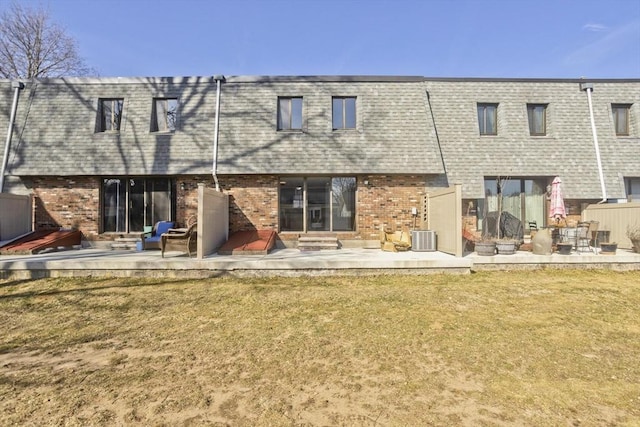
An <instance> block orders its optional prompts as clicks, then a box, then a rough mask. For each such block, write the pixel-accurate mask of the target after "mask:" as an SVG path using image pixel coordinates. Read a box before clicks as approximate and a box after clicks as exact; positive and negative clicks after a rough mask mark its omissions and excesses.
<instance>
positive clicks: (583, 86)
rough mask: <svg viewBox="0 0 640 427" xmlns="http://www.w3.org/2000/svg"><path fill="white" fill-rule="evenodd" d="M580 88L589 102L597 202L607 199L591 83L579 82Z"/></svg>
mask: <svg viewBox="0 0 640 427" xmlns="http://www.w3.org/2000/svg"><path fill="white" fill-rule="evenodd" d="M580 90H584V91H586V92H587V101H588V102H589V117H590V118H591V133H592V134H593V146H594V147H595V149H596V161H597V162H598V174H599V176H600V187H601V188H602V200H601V201H600V202H598V203H604V202H606V201H607V190H606V188H605V186H604V175H603V173H602V161H601V160H600V147H599V146H598V133H597V132H596V122H595V119H594V118H593V103H592V102H591V92H593V83H580Z"/></svg>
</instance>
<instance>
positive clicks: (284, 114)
mask: <svg viewBox="0 0 640 427" xmlns="http://www.w3.org/2000/svg"><path fill="white" fill-rule="evenodd" d="M290 104H291V100H290V99H289V98H280V99H279V100H278V129H290V123H291V110H290Z"/></svg>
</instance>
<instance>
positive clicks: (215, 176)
mask: <svg viewBox="0 0 640 427" xmlns="http://www.w3.org/2000/svg"><path fill="white" fill-rule="evenodd" d="M213 79H214V80H215V81H216V84H217V89H216V123H215V128H214V130H213V168H212V171H211V173H212V174H213V182H215V184H216V191H220V183H219V182H218V128H219V126H220V85H221V83H222V82H223V81H224V76H223V75H218V76H213Z"/></svg>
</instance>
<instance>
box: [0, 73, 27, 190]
mask: <svg viewBox="0 0 640 427" xmlns="http://www.w3.org/2000/svg"><path fill="white" fill-rule="evenodd" d="M11 88H12V89H14V92H13V105H12V106H11V117H10V118H9V128H8V129H7V142H6V143H5V145H4V157H3V159H2V171H1V172H0V193H2V192H3V191H4V174H5V172H6V169H7V164H8V163H9V149H10V148H11V136H13V123H14V122H15V119H16V111H17V110H18V96H19V94H20V91H21V90H22V89H24V84H22V83H21V82H18V81H15V82H11Z"/></svg>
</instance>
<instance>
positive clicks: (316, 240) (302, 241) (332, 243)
mask: <svg viewBox="0 0 640 427" xmlns="http://www.w3.org/2000/svg"><path fill="white" fill-rule="evenodd" d="M338 247H339V244H338V236H337V235H335V234H301V235H299V236H298V249H300V250H301V251H319V250H323V249H324V250H331V249H338Z"/></svg>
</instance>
